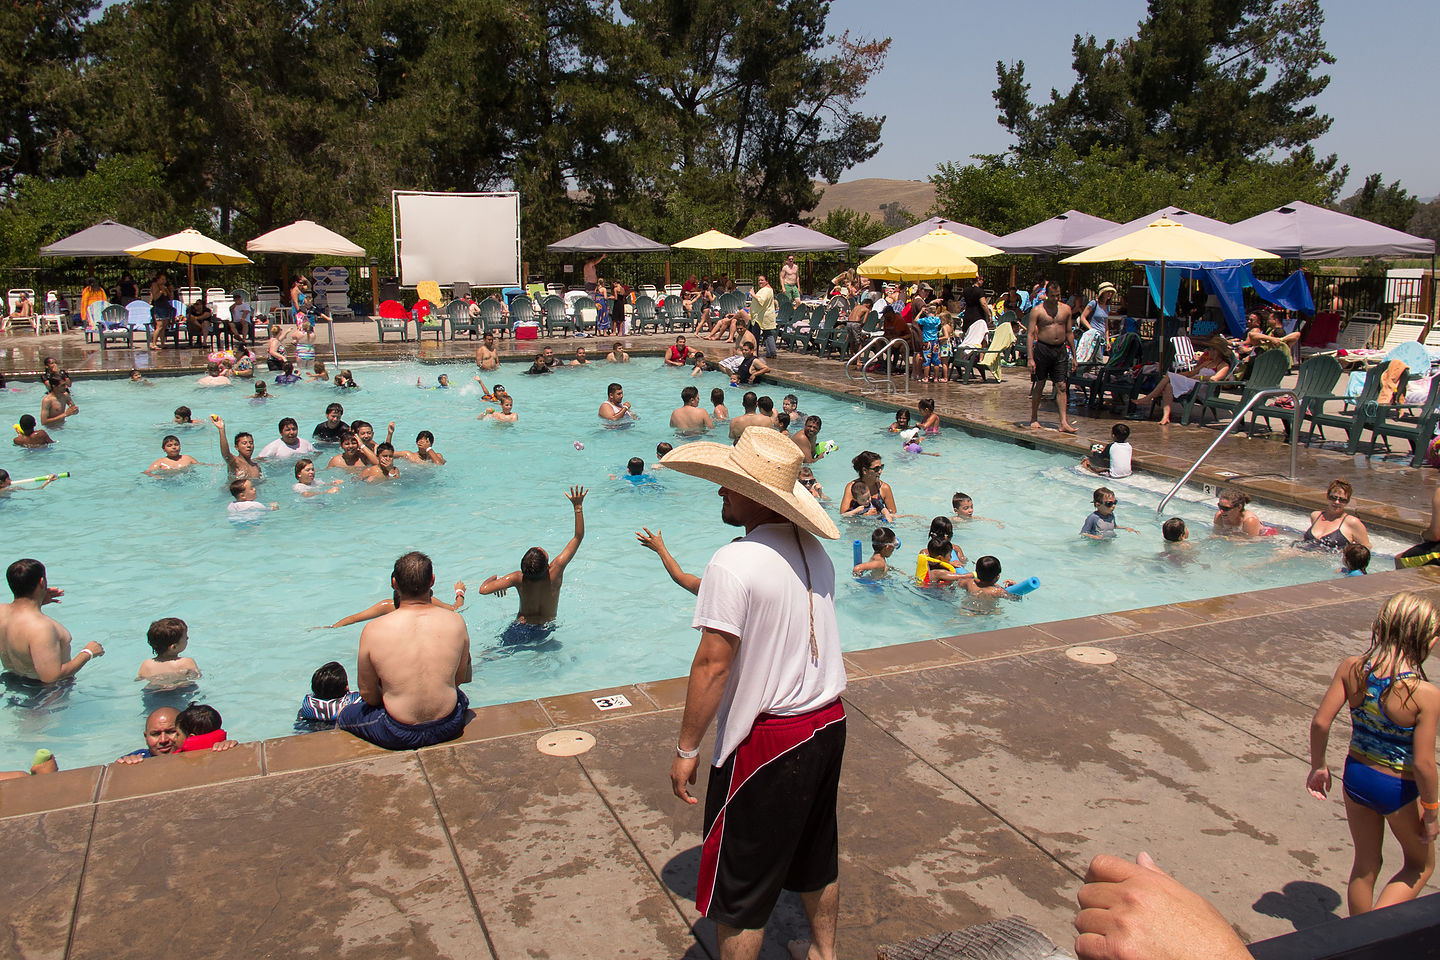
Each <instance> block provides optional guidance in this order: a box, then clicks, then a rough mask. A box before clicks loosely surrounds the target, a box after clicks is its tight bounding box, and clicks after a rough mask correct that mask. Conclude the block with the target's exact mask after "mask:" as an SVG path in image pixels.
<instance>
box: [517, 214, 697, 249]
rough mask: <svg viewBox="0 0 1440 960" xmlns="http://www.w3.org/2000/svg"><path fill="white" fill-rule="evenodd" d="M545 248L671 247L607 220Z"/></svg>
mask: <svg viewBox="0 0 1440 960" xmlns="http://www.w3.org/2000/svg"><path fill="white" fill-rule="evenodd" d="M545 249H546V250H548V251H549V252H550V253H665V252H666V251H668V250H669V249H670V248H669V247H668V246H666V245H665V244H663V243H657V242H656V241H654V240H651V239H649V238H647V237H642V236H640V234H638V233H634V232H632V231H630V230H626V229H625V228H624V227H621V226H617V225H615V224H613V223H611V222H610V221H608V220H607V221H605V222H604V223H600V224H596V225H595V226H593V227H591V228H590V229H589V230H581V231H580V232H579V233H577V234H575V235H573V236H569V237H566V238H565V239H564V240H556V241H555V242H554V243H552V244H550V245H549V246H547V247H546V248H545Z"/></svg>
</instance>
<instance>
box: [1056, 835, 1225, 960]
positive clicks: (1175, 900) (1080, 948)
mask: <svg viewBox="0 0 1440 960" xmlns="http://www.w3.org/2000/svg"><path fill="white" fill-rule="evenodd" d="M1076 899H1077V900H1078V901H1079V903H1080V907H1081V910H1080V912H1079V913H1078V914H1076V915H1075V929H1076V930H1078V931H1079V932H1080V935H1079V936H1078V937H1076V938H1075V954H1076V956H1078V957H1079V958H1080V960H1249V958H1250V951H1249V950H1246V949H1245V944H1244V943H1242V942H1241V940H1240V937H1239V936H1237V935H1236V933H1235V931H1234V930H1233V929H1231V927H1230V924H1229V923H1227V922H1226V921H1225V918H1224V917H1222V916H1221V915H1220V912H1219V911H1218V910H1216V909H1215V908H1214V907H1212V906H1211V905H1210V903H1209V902H1208V901H1207V900H1206V899H1205V898H1204V897H1202V896H1200V895H1199V894H1198V893H1194V892H1193V891H1191V890H1188V889H1186V888H1185V886H1184V885H1182V884H1181V883H1180V882H1179V881H1177V880H1176V879H1175V878H1173V877H1171V876H1170V875H1169V874H1168V873H1165V872H1164V871H1163V870H1161V869H1160V868H1159V867H1157V866H1155V861H1153V860H1151V859H1150V857H1149V856H1148V855H1147V854H1144V853H1142V854H1140V855H1139V856H1138V857H1137V858H1136V862H1135V863H1131V862H1130V861H1128V860H1122V859H1121V858H1119V857H1112V856H1109V855H1107V854H1101V855H1100V856H1098V857H1096V858H1095V859H1094V860H1091V861H1090V869H1089V870H1087V871H1086V872H1085V886H1083V887H1081V888H1080V893H1079V895H1078V897H1077V898H1076Z"/></svg>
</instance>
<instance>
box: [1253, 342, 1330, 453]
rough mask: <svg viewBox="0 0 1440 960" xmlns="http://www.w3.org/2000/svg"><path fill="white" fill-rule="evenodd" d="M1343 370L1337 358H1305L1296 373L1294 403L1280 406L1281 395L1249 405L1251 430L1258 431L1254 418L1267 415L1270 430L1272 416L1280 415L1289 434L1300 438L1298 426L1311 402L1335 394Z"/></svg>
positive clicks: (1277, 416) (1279, 417)
mask: <svg viewBox="0 0 1440 960" xmlns="http://www.w3.org/2000/svg"><path fill="white" fill-rule="evenodd" d="M1342 373H1344V371H1343V370H1341V368H1340V361H1339V360H1336V359H1335V358H1334V357H1328V356H1320V357H1311V358H1310V359H1308V360H1306V361H1305V362H1304V363H1302V364H1300V370H1299V372H1298V373H1297V374H1296V376H1295V398H1294V406H1292V407H1282V406H1279V405H1278V404H1277V403H1276V401H1277V400H1280V399H1283V398H1281V397H1275V398H1273V399H1271V400H1268V401H1266V402H1265V403H1257V404H1256V405H1255V406H1253V407H1251V408H1250V432H1251V433H1253V432H1254V431H1255V421H1256V420H1258V419H1259V418H1261V417H1264V418H1265V427H1266V429H1269V427H1270V420H1271V419H1272V418H1278V419H1279V420H1280V421H1281V422H1283V423H1284V424H1285V426H1286V428H1287V429H1286V433H1285V435H1286V437H1293V438H1298V437H1299V436H1300V435H1299V433H1298V432H1297V429H1298V427H1299V425H1300V424H1301V423H1303V422H1304V420H1305V410H1306V408H1307V407H1308V406H1309V404H1310V403H1311V401H1313V400H1316V399H1319V398H1321V397H1328V396H1330V395H1331V394H1333V393H1334V392H1335V384H1337V383H1339V382H1340V376H1341V374H1342Z"/></svg>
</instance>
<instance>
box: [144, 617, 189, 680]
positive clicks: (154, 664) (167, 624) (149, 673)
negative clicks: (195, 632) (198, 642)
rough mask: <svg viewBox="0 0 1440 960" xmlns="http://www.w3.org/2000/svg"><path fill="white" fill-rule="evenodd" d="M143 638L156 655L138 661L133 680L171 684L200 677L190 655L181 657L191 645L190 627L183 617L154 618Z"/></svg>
mask: <svg viewBox="0 0 1440 960" xmlns="http://www.w3.org/2000/svg"><path fill="white" fill-rule="evenodd" d="M145 640H146V642H147V643H149V644H150V649H151V650H152V651H153V652H154V654H155V655H154V656H153V657H151V658H150V659H148V660H146V661H145V662H144V663H142V664H140V671H139V673H138V675H137V676H136V678H135V679H137V680H149V681H150V682H151V683H152V684H155V683H157V682H158V683H160V684H174V683H182V682H184V681H186V680H194V679H196V678H197V677H199V676H200V667H199V665H197V664H196V663H195V661H194V660H193V659H192V658H190V657H182V656H180V654H182V653H184V652H185V648H186V647H187V646H189V644H190V628H189V627H188V626H186V625H185V621H184V620H181V619H180V618H179V617H165V618H164V619H162V620H156V621H155V622H154V623H152V624H150V629H149V630H148V631H147V632H146V633H145Z"/></svg>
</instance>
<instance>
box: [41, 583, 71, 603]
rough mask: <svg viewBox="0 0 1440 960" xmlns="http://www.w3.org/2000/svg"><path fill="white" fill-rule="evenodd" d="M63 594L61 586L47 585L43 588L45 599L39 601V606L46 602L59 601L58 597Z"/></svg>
mask: <svg viewBox="0 0 1440 960" xmlns="http://www.w3.org/2000/svg"><path fill="white" fill-rule="evenodd" d="M63 596H65V591H64V590H63V589H62V588H60V587H51V586H47V587H46V588H45V599H44V600H41V601H40V606H42V607H43V606H45V604H47V603H59V602H60V598H61V597H63Z"/></svg>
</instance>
